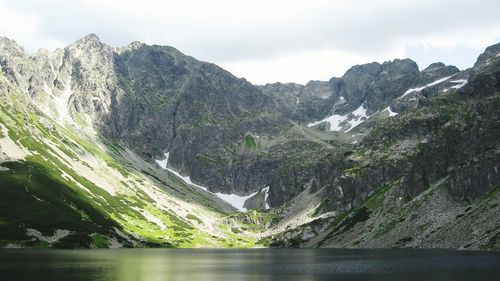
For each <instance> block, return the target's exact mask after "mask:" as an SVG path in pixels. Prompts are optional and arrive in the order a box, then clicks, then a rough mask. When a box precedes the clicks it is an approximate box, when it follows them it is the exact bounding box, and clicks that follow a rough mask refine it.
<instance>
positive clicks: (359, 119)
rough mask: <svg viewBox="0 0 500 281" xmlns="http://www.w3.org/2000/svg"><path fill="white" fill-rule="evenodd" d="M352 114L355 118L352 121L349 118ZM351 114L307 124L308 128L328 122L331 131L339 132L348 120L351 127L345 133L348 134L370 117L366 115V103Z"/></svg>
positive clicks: (334, 116) (333, 116)
mask: <svg viewBox="0 0 500 281" xmlns="http://www.w3.org/2000/svg"><path fill="white" fill-rule="evenodd" d="M340 98H341V100H343V97H340ZM351 114H352V115H353V116H354V117H353V118H352V119H349V116H350V115H351ZM351 114H346V115H337V114H335V115H332V116H329V117H326V118H325V119H323V120H320V121H317V122H313V123H309V124H307V127H312V126H316V125H318V124H320V123H323V122H328V123H329V124H330V131H332V132H338V131H341V130H342V126H340V124H341V123H342V122H344V121H346V120H347V123H348V124H349V125H350V127H349V129H348V130H347V131H345V132H346V133H347V132H349V131H350V130H352V129H354V128H355V127H356V126H358V125H359V124H361V123H363V122H364V121H365V120H366V118H367V117H368V115H367V114H366V108H365V104H364V103H363V104H362V105H361V106H360V107H358V108H356V109H355V110H354V111H353V112H352V113H351Z"/></svg>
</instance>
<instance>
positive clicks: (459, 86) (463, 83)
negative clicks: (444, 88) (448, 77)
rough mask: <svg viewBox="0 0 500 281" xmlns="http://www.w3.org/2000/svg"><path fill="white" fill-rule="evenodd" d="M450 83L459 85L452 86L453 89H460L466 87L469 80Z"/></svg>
mask: <svg viewBox="0 0 500 281" xmlns="http://www.w3.org/2000/svg"><path fill="white" fill-rule="evenodd" d="M450 83H453V84H457V85H454V86H451V87H452V88H453V89H460V88H462V87H463V86H465V84H467V80H466V79H459V80H452V81H450Z"/></svg>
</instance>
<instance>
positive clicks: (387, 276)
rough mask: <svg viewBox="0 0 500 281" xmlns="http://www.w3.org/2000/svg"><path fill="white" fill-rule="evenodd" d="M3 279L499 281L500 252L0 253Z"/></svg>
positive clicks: (26, 251) (149, 250)
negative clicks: (497, 280)
mask: <svg viewBox="0 0 500 281" xmlns="http://www.w3.org/2000/svg"><path fill="white" fill-rule="evenodd" d="M0 274H2V277H3V278H2V280H105V281H108V280H124V281H128V280H148V281H164V280H207V281H210V280H217V281H219V280H231V281H233V280H234V281H237V280H263V281H266V280H287V281H293V280H454V281H456V280H495V278H497V277H498V276H500V253H492V252H457V251H442V250H430V251H429V250H426V251H416V250H327V249H302V250H301V249H296V250H292V249H283V250H281V249H280V250H273V249H255V250H208V249H206V250H201V249H123V250H79V251H73V250H61V251H59V250H52V251H50V250H49V251H46V250H0Z"/></svg>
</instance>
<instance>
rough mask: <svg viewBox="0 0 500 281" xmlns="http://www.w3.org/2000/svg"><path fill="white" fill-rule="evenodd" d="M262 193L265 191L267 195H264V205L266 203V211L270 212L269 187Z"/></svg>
mask: <svg viewBox="0 0 500 281" xmlns="http://www.w3.org/2000/svg"><path fill="white" fill-rule="evenodd" d="M262 191H264V192H265V193H266V194H264V203H266V206H265V207H266V210H269V208H270V207H269V203H267V198H268V197H269V186H267V187H266V188H263V189H262Z"/></svg>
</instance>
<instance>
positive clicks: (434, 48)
mask: <svg viewBox="0 0 500 281" xmlns="http://www.w3.org/2000/svg"><path fill="white" fill-rule="evenodd" d="M88 33H95V34H97V35H98V36H99V37H100V38H101V40H102V41H104V42H106V43H108V44H110V45H111V46H114V47H118V46H124V45H127V44H128V43H130V42H132V41H141V42H145V43H148V44H158V45H169V46H173V47H176V48H177V49H179V50H180V51H182V52H184V53H185V54H188V55H191V56H194V57H195V58H198V59H200V60H204V61H209V62H213V63H216V64H218V65H220V66H222V67H224V68H225V69H227V70H229V71H231V72H232V73H233V74H235V75H236V76H238V77H245V78H246V79H247V80H249V81H251V82H253V83H256V84H264V83H268V82H276V81H280V82H298V83H305V82H307V81H309V80H328V79H329V78H331V77H332V76H342V75H343V74H344V72H345V71H346V70H347V69H348V68H349V67H350V66H352V65H355V64H360V63H367V62H372V61H378V62H383V61H386V60H392V59H394V58H406V57H409V58H411V59H413V60H415V61H416V62H417V63H418V65H419V67H420V68H425V67H426V66H427V65H429V64H430V63H431V62H435V61H442V62H444V63H446V64H453V65H455V66H457V67H459V68H461V69H463V68H467V67H470V66H472V64H473V63H474V62H475V60H476V58H477V56H478V55H479V54H480V53H481V52H482V51H483V50H484V48H485V47H487V46H488V45H491V44H494V43H498V42H500V1H499V0H469V1H467V0H407V1H405V0H393V1H391V0H351V1H340V0H339V1H335V0H330V1H327V0H308V1H306V0H283V1H281V0H245V1H239V0H211V1H207V0H206V1H195V0H181V1H161V0H140V1H129V0H109V1H106V0H43V1H42V0H39V1H36V0H0V36H6V37H9V38H12V39H14V40H16V41H17V42H18V43H19V44H21V45H23V46H24V47H25V50H26V51H28V52H33V51H35V50H36V49H38V48H42V47H43V48H48V49H54V48H57V47H63V46H65V45H67V44H69V43H71V42H73V41H75V40H77V39H78V38H80V37H83V36H84V35H86V34H88Z"/></svg>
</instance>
